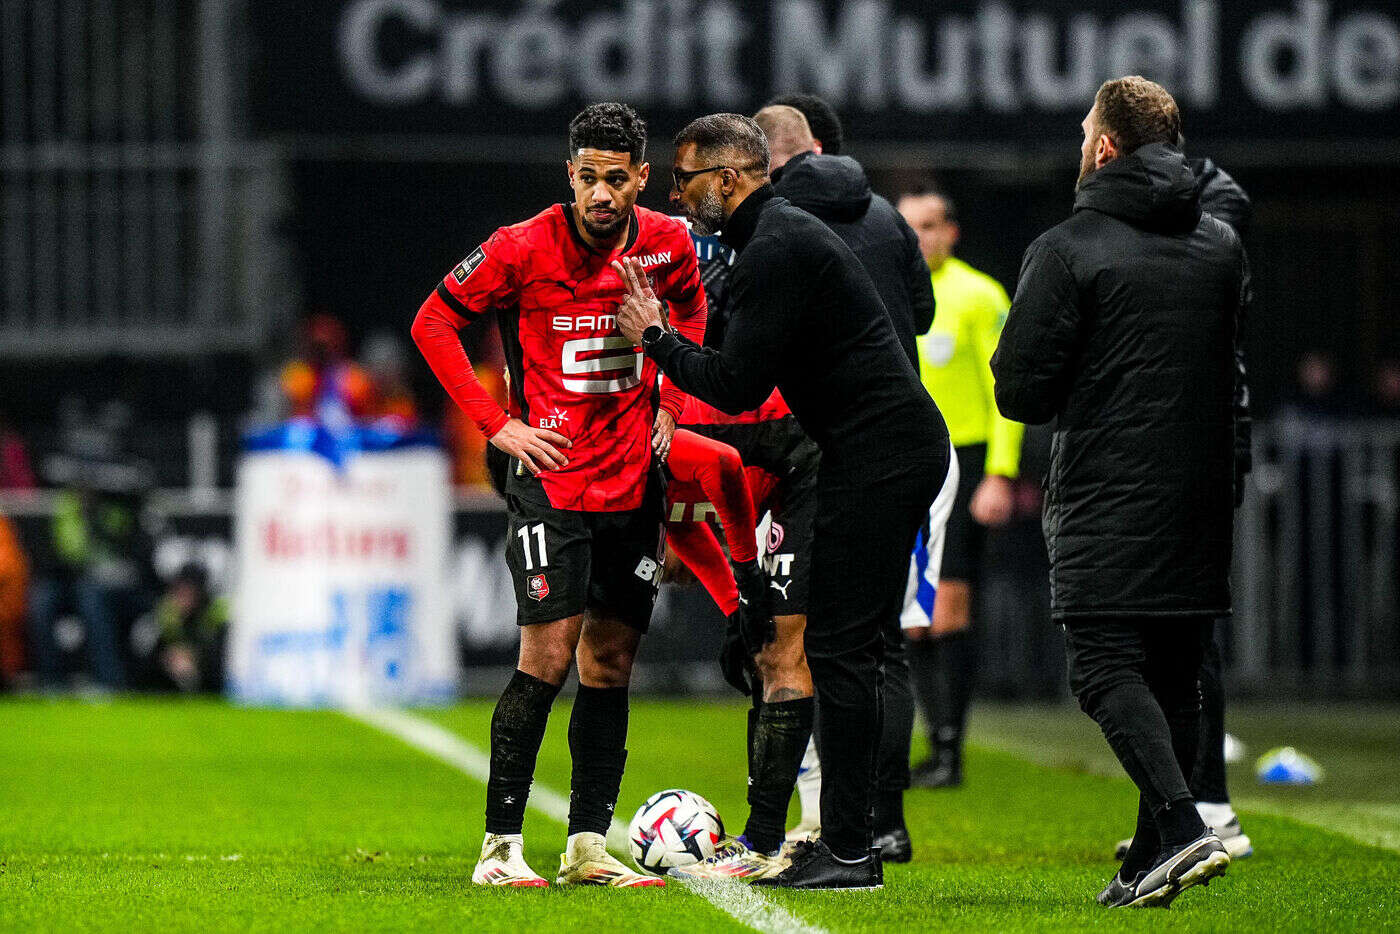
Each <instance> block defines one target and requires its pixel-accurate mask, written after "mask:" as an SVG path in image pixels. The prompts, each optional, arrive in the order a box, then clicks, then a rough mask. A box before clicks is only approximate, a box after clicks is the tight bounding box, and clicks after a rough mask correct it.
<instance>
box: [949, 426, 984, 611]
mask: <svg viewBox="0 0 1400 934" xmlns="http://www.w3.org/2000/svg"><path fill="white" fill-rule="evenodd" d="M953 450H954V451H955V452H956V453H957V455H958V495H957V496H956V497H955V498H954V499H953V512H952V514H951V515H949V516H948V530H947V532H945V533H944V535H945V536H946V537H945V538H944V540H943V570H942V571H941V572H940V573H939V575H938V579H939V580H945V581H967V582H968V583H969V584H975V583H977V579H978V577H979V576H980V573H981V570H982V544H983V542H984V541H985V540H986V537H987V530H986V528H985V527H984V526H983V525H982V524H981V523H980V522H978V521H977V520H975V519H973V518H972V494H973V493H975V492H977V485H978V484H979V483H981V482H982V477H983V475H984V474H985V473H986V469H987V446H986V445H985V444H965V445H963V446H961V447H956V448H954V449H953Z"/></svg>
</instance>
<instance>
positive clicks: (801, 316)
mask: <svg viewBox="0 0 1400 934" xmlns="http://www.w3.org/2000/svg"><path fill="white" fill-rule="evenodd" d="M672 176H673V179H674V181H675V186H676V187H675V191H674V192H673V197H674V198H677V199H678V200H679V202H680V204H681V206H682V207H683V208H684V209H685V212H686V216H687V217H689V219H690V222H691V225H692V228H693V229H694V230H697V231H698V232H700V233H702V234H706V233H711V232H713V231H715V230H719V231H720V240H721V241H722V242H723V243H724V244H725V245H726V246H728V247H730V248H731V249H733V250H734V251H735V253H736V254H737V258H736V260H735V262H734V266H733V269H732V271H731V273H730V281H729V324H728V327H727V328H726V330H725V335H724V344H723V347H722V348H721V349H720V350H714V349H711V348H701V347H697V346H696V345H694V344H692V343H690V342H688V341H685V340H684V339H682V338H680V337H678V336H676V335H674V334H671V333H669V332H667V331H665V330H664V327H663V325H664V318H663V317H662V310H661V308H660V305H659V303H658V302H657V301H656V299H655V296H654V295H652V294H651V293H650V290H649V289H648V288H647V287H646V275H645V272H644V271H643V270H642V269H641V267H640V264H638V263H636V262H635V261H630V260H629V262H628V264H627V265H626V266H625V267H623V272H624V273H625V275H626V277H627V285H628V290H629V294H628V296H627V298H626V299H625V300H624V301H623V303H622V304H621V305H620V306H619V307H618V311H617V327H618V330H619V331H621V332H622V333H623V334H624V335H625V336H627V337H628V338H630V339H632V340H634V341H639V342H640V343H641V345H642V348H643V349H644V350H645V351H646V353H647V355H648V356H650V357H651V358H652V359H653V360H655V361H656V362H657V364H659V365H660V367H661V369H662V370H663V371H664V373H665V374H666V377H667V378H668V379H671V380H673V381H674V382H675V384H676V385H677V386H679V387H680V388H681V389H683V390H685V391H686V392H688V393H691V394H692V395H694V396H695V397H696V398H699V399H703V400H704V401H706V402H708V403H710V404H711V405H714V406H716V407H718V408H720V409H722V410H724V411H727V412H735V413H738V412H744V411H747V410H749V409H752V408H755V407H756V406H758V405H759V404H760V403H762V402H763V400H765V399H767V398H768V395H769V393H771V392H772V390H773V387H774V385H775V384H776V385H777V387H778V388H779V389H781V390H782V392H783V398H784V399H786V400H787V403H788V405H789V406H790V407H791V408H792V412H793V414H794V415H796V416H797V419H798V421H799V422H800V423H801V425H802V429H803V430H804V431H805V432H806V433H807V435H808V437H810V438H811V439H812V440H813V441H815V442H816V443H817V446H818V447H820V448H821V452H822V460H821V468H820V470H819V472H818V474H817V513H816V520H815V523H814V529H813V536H812V574H811V594H810V596H809V599H808V611H807V628H806V639H805V643H806V650H807V661H808V664H809V665H810V666H811V669H812V681H813V683H814V685H815V686H816V690H817V697H818V702H819V704H820V705H821V716H820V717H819V718H818V724H817V732H818V747H819V748H820V749H821V752H822V802H821V805H822V806H821V817H822V835H821V838H820V839H819V840H817V841H815V842H814V843H809V844H799V846H798V848H797V851H796V853H795V854H794V855H793V857H792V865H791V866H790V867H789V868H787V869H786V870H784V871H783V872H781V873H780V874H779V875H777V876H775V877H768V878H763V879H760V880H758V881H757V882H756V884H758V885H780V886H791V887H795V888H869V887H878V886H880V885H881V884H883V881H882V880H883V875H882V872H881V867H880V858H879V855H878V851H874V852H872V851H871V850H870V849H869V847H870V843H871V823H870V819H871V815H870V803H871V802H870V799H871V792H872V785H873V779H874V765H875V749H876V744H877V741H878V738H879V723H880V682H879V672H880V664H881V660H882V657H883V654H884V643H883V639H882V629H883V628H884V627H886V626H896V627H897V626H898V625H899V611H900V608H901V606H902V604H903V601H904V589H905V582H906V579H907V576H908V569H909V553H910V551H911V550H912V549H913V546H914V536H915V533H916V532H917V530H918V528H919V525H920V524H921V523H922V522H923V519H924V516H925V515H927V513H928V507H929V504H930V503H931V502H933V498H934V495H935V494H936V493H937V492H938V489H939V487H940V486H941V485H942V483H943V478H944V477H945V476H946V474H947V470H948V460H949V456H950V454H949V447H948V429H947V427H946V426H945V425H944V424H943V418H942V416H941V415H940V414H939V412H938V408H937V406H935V405H934V404H933V400H932V399H931V398H930V397H929V394H928V393H927V392H925V391H924V388H923V385H922V384H921V383H920V382H919V378H918V376H917V374H915V372H914V368H913V367H912V366H910V364H909V361H908V360H907V359H906V358H905V356H904V354H903V352H902V351H901V350H900V347H899V342H898V341H897V340H896V339H895V336H894V328H893V327H892V326H891V324H890V319H889V315H888V314H886V313H885V308H884V304H883V303H882V302H881V301H880V297H879V294H878V293H877V292H876V291H875V287H874V285H873V284H872V283H871V281H870V276H869V274H868V273H867V272H866V271H865V269H864V268H863V267H862V266H861V264H860V262H859V260H857V259H856V257H855V254H853V253H852V252H851V250H850V248H849V247H847V246H846V245H845V244H844V243H842V242H841V240H840V238H838V237H837V236H836V235H835V234H834V233H832V232H831V230H830V229H829V228H827V227H826V226H825V225H823V224H822V223H821V221H819V220H817V219H816V218H814V217H813V216H812V215H810V214H808V213H807V212H806V211H803V210H801V209H799V208H796V207H794V206H793V205H791V204H790V203H788V202H787V201H786V200H785V199H783V198H780V197H778V196H777V195H775V194H774V192H773V188H772V186H771V185H768V184H766V181H767V176H768V143H767V140H766V139H765V138H764V136H763V132H762V131H761V130H760V129H759V128H758V126H757V124H755V123H754V122H753V121H752V120H750V119H749V118H748V117H742V116H739V115H737V114H713V115H711V116H708V117H701V118H699V119H698V120H694V121H692V122H691V123H690V124H689V125H688V126H687V127H686V128H685V129H683V130H682V131H681V132H680V134H679V135H678V136H677V137H676V157H675V166H674V168H673V172H672ZM740 622H741V625H743V624H744V613H743V612H742V611H741V613H740ZM767 638H771V634H768V635H767ZM746 641H747V642H749V644H750V647H751V649H752V650H753V651H757V649H758V647H759V645H761V644H762V641H761V640H760V641H759V645H754V644H753V642H752V640H750V639H748V638H746Z"/></svg>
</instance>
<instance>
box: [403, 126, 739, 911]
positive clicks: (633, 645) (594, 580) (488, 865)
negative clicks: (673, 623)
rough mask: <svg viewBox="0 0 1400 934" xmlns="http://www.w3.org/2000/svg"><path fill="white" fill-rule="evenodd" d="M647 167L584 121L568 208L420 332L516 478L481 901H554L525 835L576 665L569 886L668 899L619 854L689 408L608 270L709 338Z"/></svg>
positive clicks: (685, 329)
mask: <svg viewBox="0 0 1400 934" xmlns="http://www.w3.org/2000/svg"><path fill="white" fill-rule="evenodd" d="M645 148H646V126H645V124H644V123H643V122H642V120H641V118H639V117H638V116H637V114H636V113H635V112H633V111H632V109H631V108H629V107H627V106H625V105H623V104H612V103H606V104H593V105H591V106H590V107H588V108H586V109H585V110H583V112H581V113H580V114H579V115H578V116H577V117H575V118H574V119H573V121H572V122H570V124H569V160H568V162H567V167H568V177H569V183H570V185H571V186H572V188H573V192H574V200H573V202H572V203H571V204H557V205H554V206H552V207H550V208H548V209H546V210H544V211H542V212H541V213H539V214H538V215H536V216H535V217H533V218H531V219H530V220H527V221H525V222H523V223H520V224H516V225H514V226H511V227H502V228H501V229H499V230H497V231H496V232H495V233H494V234H493V235H492V236H491V238H490V239H488V240H487V241H486V243H484V244H482V245H481V246H479V247H477V248H476V249H475V250H473V251H472V252H471V253H470V254H469V255H468V256H467V258H466V259H464V260H463V261H462V262H461V263H460V264H459V265H458V266H457V267H456V268H454V269H453V270H452V271H451V272H449V273H448V274H447V276H446V277H445V278H444V279H443V280H442V282H441V283H439V284H438V286H437V288H436V290H435V291H434V292H433V293H432V294H431V295H429V296H428V299H427V301H425V302H424V303H423V307H422V308H421V309H420V310H419V312H418V317H417V319H416V320H415V321H414V323H413V338H414V340H415V341H416V342H417V344H418V346H419V348H420V349H421V350H422V352H423V356H424V357H425V358H427V361H428V364H429V365H430V366H431V367H432V369H433V372H434V373H435V374H436V375H437V377H438V379H439V380H440V381H441V382H442V384H443V386H444V388H446V390H447V392H448V394H449V395H451V397H452V399H453V400H454V401H455V402H456V403H457V404H458V405H459V406H461V408H462V409H463V411H465V412H466V413H467V414H468V415H469V416H470V417H471V418H472V419H473V420H474V421H475V422H476V424H477V425H478V426H480V428H481V430H482V433H483V434H485V435H486V436H487V437H488V438H490V440H491V444H492V445H494V446H495V447H497V448H499V449H500V450H502V451H504V452H505V453H506V454H508V455H510V458H511V462H510V469H509V471H508V474H507V478H506V484H505V487H506V488H505V498H506V508H507V516H508V522H509V525H508V532H507V535H506V563H507V564H508V565H509V567H510V570H511V576H512V578H513V579H514V582H515V590H516V603H517V605H518V607H519V611H518V617H517V621H518V623H519V624H520V627H521V636H520V656H519V663H518V667H517V670H516V672H515V674H514V676H513V677H512V678H511V681H510V684H509V685H507V687H506V689H505V691H504V692H503V693H502V694H501V697H500V700H499V701H498V702H497V704H496V710H495V714H494V716H493V717H492V720H491V775H490V780H489V782H488V783H487V793H486V839H485V841H484V842H483V843H482V848H481V858H480V860H479V861H478V862H477V865H476V869H475V871H474V872H473V873H472V881H473V882H476V883H478V884H489V885H512V886H542V885H546V884H547V883H546V881H545V880H544V879H543V878H541V877H540V876H539V875H537V874H536V873H535V872H534V871H533V870H531V869H530V867H529V866H528V865H527V864H526V862H525V859H524V856H523V852H522V851H523V845H524V844H523V838H522V836H521V825H522V822H523V820H524V816H525V802H526V799H527V797H528V795H529V792H530V783H531V781H532V779H533V777H534V770H535V758H536V755H537V754H538V752H539V747H540V741H541V739H542V738H543V736H544V731H545V724H546V722H547V720H548V718H549V711H550V708H551V707H552V706H553V703H554V698H555V697H556V696H557V695H558V693H559V688H560V686H561V685H562V684H563V683H564V679H565V678H566V677H567V676H568V673H569V669H570V667H571V666H572V665H573V664H574V662H575V661H577V664H578V676H579V689H578V696H577V699H576V700H575V702H574V706H573V713H572V716H571V719H570V722H569V748H570V752H571V754H572V757H573V778H572V782H571V790H572V794H571V796H570V806H569V839H568V843H567V846H566V850H565V852H564V854H563V856H562V857H561V859H560V869H559V873H558V875H557V876H556V881H557V882H559V883H579V884H586V885H610V886H616V887H633V886H645V885H661V884H662V882H661V880H659V879H656V878H653V877H651V876H643V875H638V874H637V873H635V872H632V871H631V870H630V869H628V868H627V867H625V866H623V865H622V864H621V863H619V862H618V861H617V860H615V859H614V858H613V857H612V856H610V855H609V854H608V852H607V849H606V847H605V845H604V838H605V836H606V834H607V831H608V825H609V823H610V821H611V819H612V813H613V808H614V805H615V804H616V802H617V793H618V787H619V784H620V783H621V780H622V770H623V764H624V763H625V761H626V758H627V750H626V741H627V685H628V683H629V681H630V678H631V672H632V660H633V658H634V656H635V654H636V650H637V645H638V642H639V640H640V638H641V635H642V633H643V632H645V631H646V629H647V626H648V625H649V623H650V621H651V610H652V604H653V602H654V601H655V598H656V588H657V583H658V580H659V577H660V570H661V564H662V562H663V560H664V551H665V544H664V541H665V540H664V532H663V527H662V520H663V516H662V508H663V502H662V491H661V483H660V478H659V470H660V465H661V463H663V462H664V460H665V458H666V455H667V453H668V452H669V450H670V446H671V439H672V435H673V433H674V431H675V420H676V417H677V416H678V415H679V413H680V412H681V410H682V407H683V405H684V401H685V396H684V394H683V393H680V392H678V391H677V390H676V388H675V387H674V386H669V385H668V386H666V387H663V388H661V389H660V391H659V394H658V378H657V373H658V371H657V368H656V366H655V365H654V364H653V363H652V362H651V361H650V360H647V359H646V358H645V357H644V356H643V355H642V353H641V352H640V350H639V348H637V347H636V346H635V345H634V344H633V343H632V342H631V341H629V340H628V339H627V338H625V337H622V336H621V335H619V334H618V333H617V331H616V329H615V327H614V323H615V317H614V315H615V312H616V310H617V307H618V304H619V302H620V301H621V299H622V297H623V294H624V284H623V281H622V279H621V277H620V276H619V275H618V274H617V271H616V270H615V269H614V268H613V267H612V265H611V261H613V260H616V259H621V258H624V257H626V258H629V259H633V260H635V261H636V262H638V263H640V265H641V267H642V268H643V270H644V271H645V274H646V276H647V278H648V279H649V280H650V281H651V282H652V284H653V288H654V289H655V291H656V294H657V295H658V296H659V297H661V299H662V300H663V301H665V302H666V304H667V309H668V310H667V315H668V317H669V323H670V326H671V327H673V328H675V329H676V330H677V331H679V332H680V333H682V334H686V335H688V336H690V337H692V338H693V339H699V338H700V337H701V336H702V335H703V333H704V327H705V295H704V291H703V290H702V288H701V286H700V276H699V269H698V266H697V263H696V258H695V250H694V248H693V247H692V245H691V242H690V235H689V234H688V233H687V231H686V229H685V227H684V225H682V224H681V223H679V222H677V221H676V220H674V219H672V218H669V217H666V216H665V215H663V214H658V213H656V212H654V211H648V210H646V209H644V208H639V207H636V200H637V195H638V193H639V192H640V191H641V190H642V189H643V188H644V187H645V186H646V183H647V176H648V172H649V166H648V165H647V164H646V163H645V162H644V161H643V160H644V155H645ZM488 311H495V312H496V317H497V321H498V323H499V325H500V329H501V342H502V345H503V348H504V351H505V357H506V365H507V369H508V371H509V374H510V412H509V413H507V412H505V411H502V410H501V407H500V406H499V405H498V404H497V403H496V402H495V401H494V400H493V399H492V398H491V397H490V395H489V394H488V393H487V392H486V391H485V390H484V389H483V388H482V387H481V384H480V383H479V382H478V381H477V378H476V376H475V374H474V373H473V371H472V367H471V363H470V362H469V361H468V359H467V356H466V353H465V352H464V351H463V349H462V344H461V340H460V337H459V334H458V332H459V331H460V330H461V329H462V328H463V327H464V326H466V324H467V323H468V322H469V321H471V320H472V319H474V318H476V317H477V316H479V315H481V314H484V313H486V312H488ZM658 405H659V409H660V411H658ZM753 572H754V573H757V567H756V566H755V567H754V568H753Z"/></svg>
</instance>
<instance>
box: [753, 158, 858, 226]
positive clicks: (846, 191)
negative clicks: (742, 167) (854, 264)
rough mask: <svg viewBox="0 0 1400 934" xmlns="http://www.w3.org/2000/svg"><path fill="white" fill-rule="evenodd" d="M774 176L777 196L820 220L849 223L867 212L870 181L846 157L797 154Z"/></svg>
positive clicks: (854, 162)
mask: <svg viewBox="0 0 1400 934" xmlns="http://www.w3.org/2000/svg"><path fill="white" fill-rule="evenodd" d="M775 174H776V176H777V177H776V178H775V179H774V180H773V184H774V187H775V188H776V189H777V191H778V194H780V195H782V196H783V197H784V198H787V199H788V200H789V201H791V202H792V203H793V204H795V205H797V206H798V207H800V208H802V209H803V210H804V211H807V212H809V213H811V214H815V215H816V216H817V217H819V218H821V219H822V220H824V221H836V222H838V223H849V222H851V221H857V220H860V219H861V218H862V217H864V216H865V212H866V211H868V210H870V197H871V192H870V180H869V179H867V178H866V177H865V169H863V168H861V165H860V163H859V162H857V161H856V160H854V159H852V158H851V157H850V156H828V155H824V154H822V153H815V152H803V153H798V154H797V155H795V156H793V157H792V158H791V159H789V160H788V162H787V164H786V165H784V166H783V167H782V168H781V169H779V170H778V171H777V173H775Z"/></svg>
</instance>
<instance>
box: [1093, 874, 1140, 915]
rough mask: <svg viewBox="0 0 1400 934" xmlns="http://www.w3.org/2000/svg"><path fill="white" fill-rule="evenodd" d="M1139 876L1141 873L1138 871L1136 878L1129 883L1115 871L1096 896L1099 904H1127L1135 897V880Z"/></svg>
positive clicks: (1114, 906) (1112, 906)
mask: <svg viewBox="0 0 1400 934" xmlns="http://www.w3.org/2000/svg"><path fill="white" fill-rule="evenodd" d="M1141 878H1142V873H1139V874H1138V876H1137V879H1134V880H1133V883H1132V884H1131V885H1129V884H1128V883H1126V882H1124V881H1123V880H1122V878H1121V877H1120V876H1119V875H1118V873H1116V872H1115V873H1114V874H1113V878H1112V879H1110V880H1109V882H1108V886H1107V887H1106V888H1105V889H1104V890H1103V891H1102V892H1100V893H1099V894H1098V895H1097V896H1096V897H1097V899H1098V902H1099V904H1100V905H1103V906H1104V907H1105V908H1121V907H1123V906H1124V905H1126V904H1128V902H1130V901H1132V900H1133V899H1134V898H1136V897H1137V896H1136V895H1135V894H1134V893H1135V892H1136V891H1137V881H1138V879H1141Z"/></svg>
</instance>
